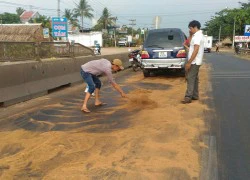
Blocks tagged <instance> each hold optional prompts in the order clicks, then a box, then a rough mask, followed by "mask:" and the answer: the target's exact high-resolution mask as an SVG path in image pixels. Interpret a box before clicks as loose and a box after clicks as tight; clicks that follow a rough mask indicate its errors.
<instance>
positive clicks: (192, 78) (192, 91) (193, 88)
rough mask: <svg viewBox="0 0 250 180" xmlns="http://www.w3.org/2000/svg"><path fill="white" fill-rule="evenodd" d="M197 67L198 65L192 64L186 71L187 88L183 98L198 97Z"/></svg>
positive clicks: (198, 67)
mask: <svg viewBox="0 0 250 180" xmlns="http://www.w3.org/2000/svg"><path fill="white" fill-rule="evenodd" d="M199 69H200V65H196V64H192V65H191V67H190V69H189V71H188V73H186V79H187V90H186V94H185V98H188V99H190V100H191V99H198V98H199V85H198V84H199Z"/></svg>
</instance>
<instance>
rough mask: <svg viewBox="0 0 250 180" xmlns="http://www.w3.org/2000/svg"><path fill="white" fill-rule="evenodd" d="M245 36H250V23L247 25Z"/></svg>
mask: <svg viewBox="0 0 250 180" xmlns="http://www.w3.org/2000/svg"><path fill="white" fill-rule="evenodd" d="M244 36H250V25H245V31H244Z"/></svg>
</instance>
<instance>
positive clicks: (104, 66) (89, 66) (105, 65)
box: [81, 59, 126, 113]
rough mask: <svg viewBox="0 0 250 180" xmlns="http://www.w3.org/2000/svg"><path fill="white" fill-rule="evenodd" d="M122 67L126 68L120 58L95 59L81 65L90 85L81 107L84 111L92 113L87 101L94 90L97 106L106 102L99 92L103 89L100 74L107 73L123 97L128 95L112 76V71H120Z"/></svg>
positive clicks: (83, 74)
mask: <svg viewBox="0 0 250 180" xmlns="http://www.w3.org/2000/svg"><path fill="white" fill-rule="evenodd" d="M122 69H124V68H123V66H122V61H121V60H120V59H114V60H113V61H112V62H110V61H109V60H107V59H99V60H93V61H90V62H87V63H86V64H84V65H82V66H81V76H82V78H83V79H84V81H85V83H87V85H88V87H89V88H88V91H87V92H86V95H85V98H84V102H83V105H82V108H81V110H82V112H85V113H90V110H89V109H88V107H87V103H88V100H89V98H90V96H91V94H92V93H93V92H95V106H102V105H105V103H103V102H101V101H100V96H99V93H100V89H101V81H100V79H99V78H98V76H99V75H102V74H103V75H106V76H107V78H108V80H109V82H110V83H111V85H112V86H113V87H114V88H115V89H116V90H117V91H118V92H119V93H120V94H121V96H122V97H126V94H125V93H124V92H123V90H122V89H121V88H120V86H119V85H118V84H117V83H116V82H115V81H114V79H113V76H112V71H119V70H122Z"/></svg>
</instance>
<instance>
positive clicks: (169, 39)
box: [144, 31, 183, 48]
mask: <svg viewBox="0 0 250 180" xmlns="http://www.w3.org/2000/svg"><path fill="white" fill-rule="evenodd" d="M182 43H183V42H182V38H181V34H180V33H178V32H169V31H165V32H164V31H163V32H151V33H149V34H148V37H147V39H146V42H145V44H144V47H159V48H174V47H182Z"/></svg>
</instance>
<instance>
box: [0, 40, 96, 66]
mask: <svg viewBox="0 0 250 180" xmlns="http://www.w3.org/2000/svg"><path fill="white" fill-rule="evenodd" d="M89 55H92V56H94V51H93V50H92V49H91V48H89V47H86V46H83V45H81V44H79V43H74V44H70V43H69V42H6V41H0V61H11V62H14V61H23V60H34V59H35V60H38V61H39V60H41V59H46V58H53V57H78V56H89Z"/></svg>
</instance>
